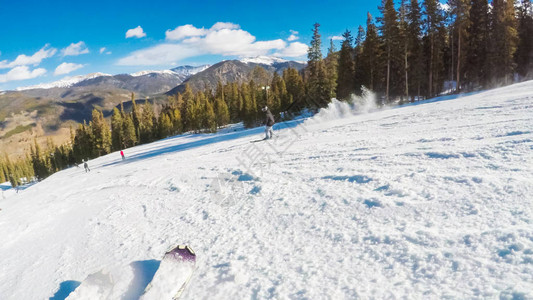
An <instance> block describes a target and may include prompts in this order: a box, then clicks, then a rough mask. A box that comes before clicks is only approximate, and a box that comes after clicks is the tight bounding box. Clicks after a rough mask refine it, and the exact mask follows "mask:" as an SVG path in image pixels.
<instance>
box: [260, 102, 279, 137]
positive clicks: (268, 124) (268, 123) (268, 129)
mask: <svg viewBox="0 0 533 300" xmlns="http://www.w3.org/2000/svg"><path fill="white" fill-rule="evenodd" d="M261 110H262V111H263V112H264V113H265V114H266V119H265V122H264V124H265V140H268V139H271V138H272V136H273V135H274V132H273V131H272V126H274V124H275V123H276V122H275V121H274V116H273V115H272V113H271V112H270V110H269V109H268V107H267V106H265V107H263V108H262V109H261Z"/></svg>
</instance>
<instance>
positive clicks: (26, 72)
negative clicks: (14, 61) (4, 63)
mask: <svg viewBox="0 0 533 300" xmlns="http://www.w3.org/2000/svg"><path fill="white" fill-rule="evenodd" d="M45 73H46V70H45V69H43V68H38V69H35V70H32V71H30V68H28V66H18V67H15V68H13V69H11V70H10V71H9V72H7V73H5V74H0V82H8V81H15V80H24V79H31V78H35V77H39V76H42V75H44V74H45Z"/></svg>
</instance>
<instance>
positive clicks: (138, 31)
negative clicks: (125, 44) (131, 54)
mask: <svg viewBox="0 0 533 300" xmlns="http://www.w3.org/2000/svg"><path fill="white" fill-rule="evenodd" d="M145 36H146V33H144V31H143V29H142V27H141V26H140V25H139V26H137V27H135V28H132V29H128V31H126V38H132V37H136V38H138V39H140V38H142V37H145Z"/></svg>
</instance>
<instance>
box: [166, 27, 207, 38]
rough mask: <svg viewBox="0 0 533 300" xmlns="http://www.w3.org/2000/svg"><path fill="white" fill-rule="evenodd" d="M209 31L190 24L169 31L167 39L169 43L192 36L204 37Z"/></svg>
mask: <svg viewBox="0 0 533 300" xmlns="http://www.w3.org/2000/svg"><path fill="white" fill-rule="evenodd" d="M206 33H207V30H206V29H204V28H196V27H194V26H192V25H190V24H187V25H183V26H178V27H176V29H174V30H167V31H166V32H165V37H166V39H167V40H169V41H178V40H181V39H183V38H186V37H191V36H204V35H206Z"/></svg>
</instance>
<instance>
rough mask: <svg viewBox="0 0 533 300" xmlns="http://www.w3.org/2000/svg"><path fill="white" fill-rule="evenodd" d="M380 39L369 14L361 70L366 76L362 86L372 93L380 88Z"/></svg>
mask: <svg viewBox="0 0 533 300" xmlns="http://www.w3.org/2000/svg"><path fill="white" fill-rule="evenodd" d="M380 52H381V50H380V47H379V37H378V32H377V28H376V25H374V22H373V20H372V15H371V14H370V13H367V20H366V38H365V41H364V43H363V52H362V53H361V56H362V58H361V64H360V65H361V68H363V70H364V72H363V74H365V75H366V76H365V77H364V78H363V80H361V81H362V84H363V85H364V86H365V87H367V88H369V89H370V90H372V91H376V90H377V87H378V81H379V79H378V57H380Z"/></svg>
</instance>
